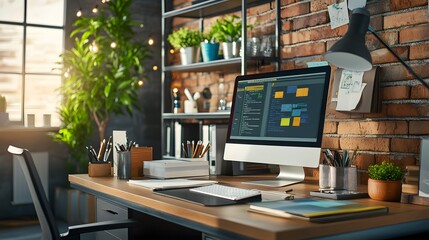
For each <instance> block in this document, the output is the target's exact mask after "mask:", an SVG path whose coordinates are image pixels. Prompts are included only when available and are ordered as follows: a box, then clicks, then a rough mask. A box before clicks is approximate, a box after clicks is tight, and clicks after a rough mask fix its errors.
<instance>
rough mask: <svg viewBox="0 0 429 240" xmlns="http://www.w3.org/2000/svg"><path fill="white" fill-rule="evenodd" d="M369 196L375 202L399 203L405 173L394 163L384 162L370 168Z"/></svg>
mask: <svg viewBox="0 0 429 240" xmlns="http://www.w3.org/2000/svg"><path fill="white" fill-rule="evenodd" d="M368 176H369V179H368V195H369V196H370V197H371V198H372V199H375V200H381V201H399V200H400V199H401V193H402V179H403V177H404V172H403V171H402V170H401V168H400V167H398V166H395V165H394V164H393V163H389V162H386V161H383V162H382V163H381V164H374V165H371V166H369V167H368Z"/></svg>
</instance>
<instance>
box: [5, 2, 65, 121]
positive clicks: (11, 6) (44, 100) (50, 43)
mask: <svg viewBox="0 0 429 240" xmlns="http://www.w3.org/2000/svg"><path fill="white" fill-rule="evenodd" d="M64 2H65V1H64V0H0V94H1V95H3V96H5V97H6V100H7V112H8V113H9V120H10V121H11V122H12V123H15V124H21V125H23V124H24V123H25V122H26V118H27V117H26V116H28V114H34V116H35V126H36V127H38V126H43V125H44V120H43V118H49V116H50V118H51V120H50V121H51V125H52V126H59V124H60V122H59V117H58V114H57V112H56V110H57V107H58V104H59V99H58V91H57V89H58V87H60V85H61V82H62V78H61V71H60V70H58V69H55V68H58V67H60V65H58V64H56V62H59V61H61V59H60V57H59V55H60V54H61V53H62V52H63V49H64V43H63V42H64Z"/></svg>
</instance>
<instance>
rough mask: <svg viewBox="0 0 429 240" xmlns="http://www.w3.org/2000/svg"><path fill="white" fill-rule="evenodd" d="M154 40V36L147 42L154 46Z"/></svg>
mask: <svg viewBox="0 0 429 240" xmlns="http://www.w3.org/2000/svg"><path fill="white" fill-rule="evenodd" d="M154 42H155V41H154V40H153V38H149V40H148V41H147V43H148V44H149V45H150V46H152V45H153V44H154Z"/></svg>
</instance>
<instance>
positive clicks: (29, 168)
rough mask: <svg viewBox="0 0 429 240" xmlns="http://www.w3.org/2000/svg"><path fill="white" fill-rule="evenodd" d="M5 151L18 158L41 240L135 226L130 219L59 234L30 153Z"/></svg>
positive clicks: (102, 223)
mask: <svg viewBox="0 0 429 240" xmlns="http://www.w3.org/2000/svg"><path fill="white" fill-rule="evenodd" d="M7 150H8V152H10V153H11V154H13V155H16V156H18V162H19V165H20V166H21V168H22V170H23V172H24V176H25V180H26V182H27V185H28V188H29V189H30V194H31V198H32V199H33V203H34V207H35V209H36V213H37V217H38V219H39V222H40V227H41V229H42V239H44V240H54V239H55V240H57V239H80V235H81V234H83V233H89V232H96V231H103V230H110V229H118V228H128V229H130V228H131V227H132V226H133V225H134V224H135V221H133V220H131V219H124V220H115V221H104V222H97V223H89V224H81V225H75V226H70V227H69V228H68V231H67V232H65V233H61V234H60V233H59V230H58V226H57V224H56V222H55V218H54V214H53V212H52V209H51V207H50V205H49V202H48V199H47V198H46V195H45V192H44V190H43V186H42V182H41V181H40V177H39V174H38V173H37V170H36V166H35V165H34V161H33V158H32V157H31V153H30V152H29V151H28V150H26V149H22V148H17V147H14V146H11V145H10V146H9V147H8V149H7Z"/></svg>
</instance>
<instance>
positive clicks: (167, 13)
mask: <svg viewBox="0 0 429 240" xmlns="http://www.w3.org/2000/svg"><path fill="white" fill-rule="evenodd" d="M270 2H271V3H274V4H275V8H276V16H277V17H276V23H275V36H276V39H275V44H274V47H275V55H276V57H274V58H266V59H265V61H271V62H273V61H274V62H276V64H277V65H276V66H277V69H279V68H280V60H279V57H278V56H280V54H279V53H280V51H279V37H278V36H279V33H280V26H281V24H280V0H203V1H194V4H192V5H190V6H187V7H184V8H180V9H176V10H170V9H172V6H171V1H169V0H162V18H161V25H162V63H161V66H162V79H161V81H162V82H161V85H162V90H161V98H162V104H161V112H162V116H161V121H162V123H161V124H162V141H163V142H162V154H163V155H164V153H165V152H166V151H165V145H166V143H165V138H166V132H165V131H166V130H165V126H166V124H167V123H168V124H169V125H170V126H173V125H174V124H172V122H174V121H179V120H186V119H195V120H198V121H199V122H200V125H202V121H203V120H212V119H216V120H222V119H223V120H225V121H227V120H228V119H229V112H210V113H197V114H184V113H180V114H173V113H171V101H170V100H169V98H170V94H171V93H170V84H171V77H170V75H171V72H173V71H179V72H180V71H181V72H209V71H224V72H225V71H239V72H241V74H246V72H247V65H248V64H249V62H255V61H260V60H261V58H249V57H248V56H247V53H246V51H243V54H242V56H241V57H238V58H233V59H228V60H224V59H221V60H216V61H211V62H199V63H194V64H189V65H168V64H167V62H168V58H167V36H168V34H169V33H170V32H171V29H172V24H171V21H170V20H172V18H193V19H199V20H200V24H201V27H200V28H202V22H203V19H204V18H208V17H214V16H220V15H223V14H228V13H232V12H237V11H241V19H242V25H243V28H242V36H244V37H243V38H242V41H241V44H242V46H246V45H247V37H246V33H247V29H246V26H247V20H246V18H247V11H246V10H247V9H248V8H251V7H254V6H257V5H261V4H264V3H270ZM173 132H174V131H173Z"/></svg>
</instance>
